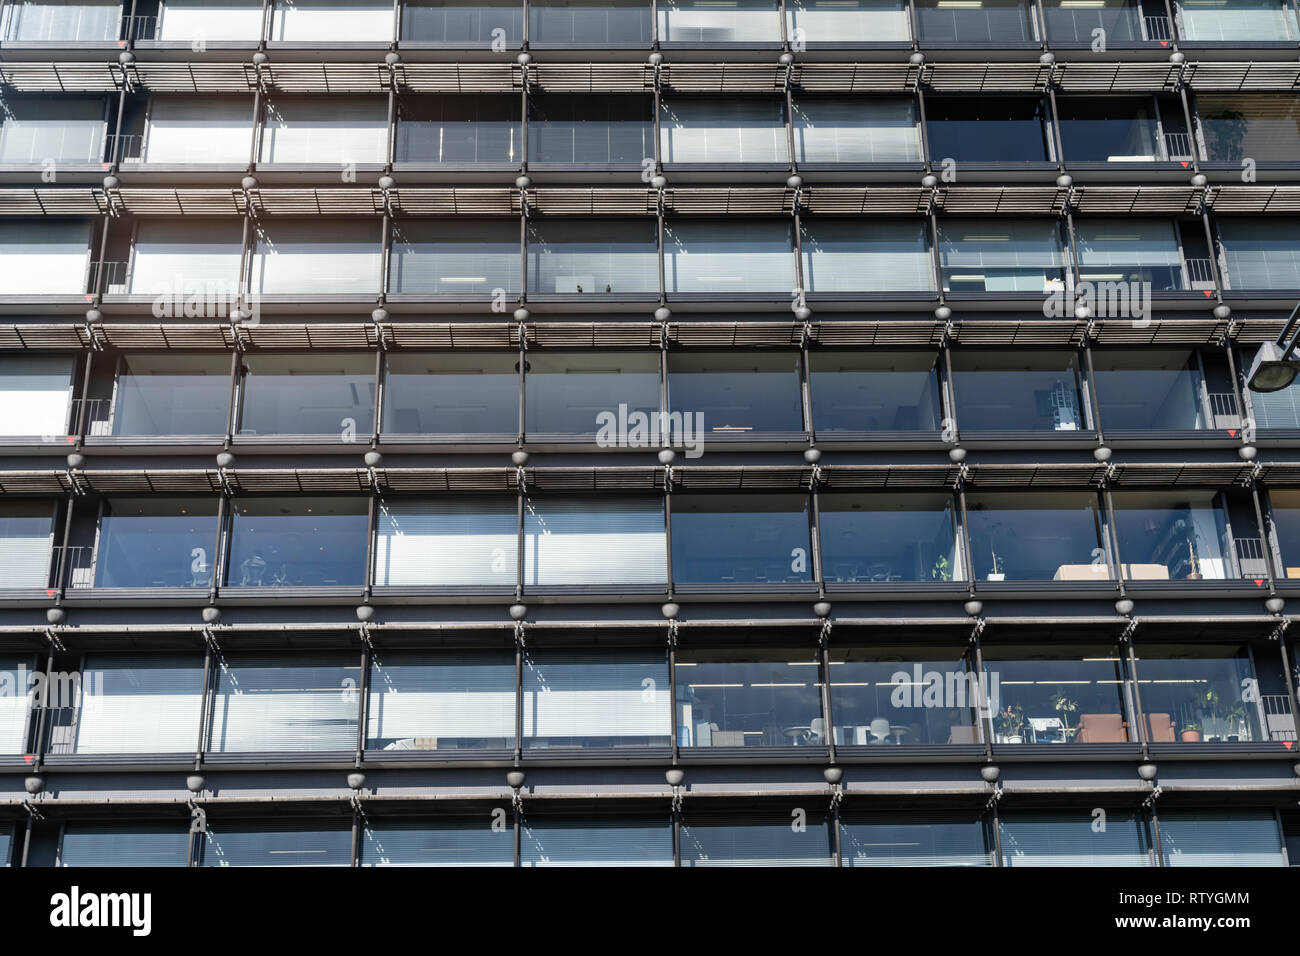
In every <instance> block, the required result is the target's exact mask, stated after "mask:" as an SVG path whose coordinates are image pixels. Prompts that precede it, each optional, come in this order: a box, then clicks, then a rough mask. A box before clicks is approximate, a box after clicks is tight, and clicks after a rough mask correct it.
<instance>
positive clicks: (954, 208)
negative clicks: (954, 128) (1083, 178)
mask: <svg viewBox="0 0 1300 956" xmlns="http://www.w3.org/2000/svg"><path fill="white" fill-rule="evenodd" d="M1075 192H1076V193H1078V192H1079V190H1075ZM1065 196H1066V190H1064V189H1058V188H1056V187H1055V186H1027V187H1023V188H1015V187H1008V186H954V187H951V188H948V189H941V190H939V193H938V197H937V199H936V204H937V205H938V206H939V208H940V209H942V210H943V211H944V212H950V213H958V214H970V213H979V214H994V213H1025V214H1029V215H1043V216H1047V215H1058V214H1060V213H1061V211H1062V210H1063V209H1064V208H1065Z"/></svg>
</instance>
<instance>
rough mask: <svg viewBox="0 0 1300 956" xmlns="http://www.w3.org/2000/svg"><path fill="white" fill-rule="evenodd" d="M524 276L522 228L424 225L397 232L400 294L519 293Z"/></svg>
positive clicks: (393, 275) (395, 270) (394, 278)
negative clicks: (522, 276)
mask: <svg viewBox="0 0 1300 956" xmlns="http://www.w3.org/2000/svg"><path fill="white" fill-rule="evenodd" d="M519 271H520V266H519V225H518V223H517V222H465V221H454V222H420V223H412V224H408V225H406V226H398V227H397V228H395V229H394V230H393V261H392V266H391V270H390V273H389V286H390V288H391V289H392V291H394V292H432V293H438V294H446V295H459V296H468V295H485V296H486V295H491V294H492V291H493V290H494V289H505V290H506V291H507V292H518V291H519V284H520V279H519Z"/></svg>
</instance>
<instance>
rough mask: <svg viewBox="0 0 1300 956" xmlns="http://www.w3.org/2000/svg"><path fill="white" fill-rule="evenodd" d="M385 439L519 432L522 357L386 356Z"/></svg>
mask: <svg viewBox="0 0 1300 956" xmlns="http://www.w3.org/2000/svg"><path fill="white" fill-rule="evenodd" d="M387 361H388V374H387V377H386V378H385V379H384V422H383V430H384V432H385V433H386V434H402V435H508V436H510V437H511V438H513V437H514V436H515V435H516V434H517V433H518V432H519V368H518V366H519V353H518V352H462V351H460V350H456V351H454V352H447V353H441V352H440V353H429V354H419V353H415V354H412V353H406V352H388V353H387Z"/></svg>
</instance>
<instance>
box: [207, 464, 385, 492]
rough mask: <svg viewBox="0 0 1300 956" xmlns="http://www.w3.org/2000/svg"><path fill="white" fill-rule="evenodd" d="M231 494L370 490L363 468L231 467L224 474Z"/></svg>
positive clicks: (368, 479)
mask: <svg viewBox="0 0 1300 956" xmlns="http://www.w3.org/2000/svg"><path fill="white" fill-rule="evenodd" d="M226 477H227V479H228V481H229V483H230V486H231V487H232V488H233V489H234V490H235V491H248V492H258V493H262V492H267V493H270V492H349V491H351V492H365V491H367V490H368V489H369V487H370V478H369V474H368V472H367V471H366V469H364V468H317V469H306V468H298V469H293V468H275V469H271V468H266V469H249V468H233V469H229V470H227V471H226Z"/></svg>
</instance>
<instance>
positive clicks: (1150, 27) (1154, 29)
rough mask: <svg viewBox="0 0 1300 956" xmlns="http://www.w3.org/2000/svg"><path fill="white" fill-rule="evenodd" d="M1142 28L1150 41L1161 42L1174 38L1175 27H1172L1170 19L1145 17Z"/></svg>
mask: <svg viewBox="0 0 1300 956" xmlns="http://www.w3.org/2000/svg"><path fill="white" fill-rule="evenodd" d="M1142 27H1143V30H1144V31H1145V32H1146V37H1147V39H1148V40H1156V41H1159V40H1172V39H1173V38H1174V31H1173V27H1171V26H1170V24H1169V18H1168V17H1143V18H1142Z"/></svg>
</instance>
